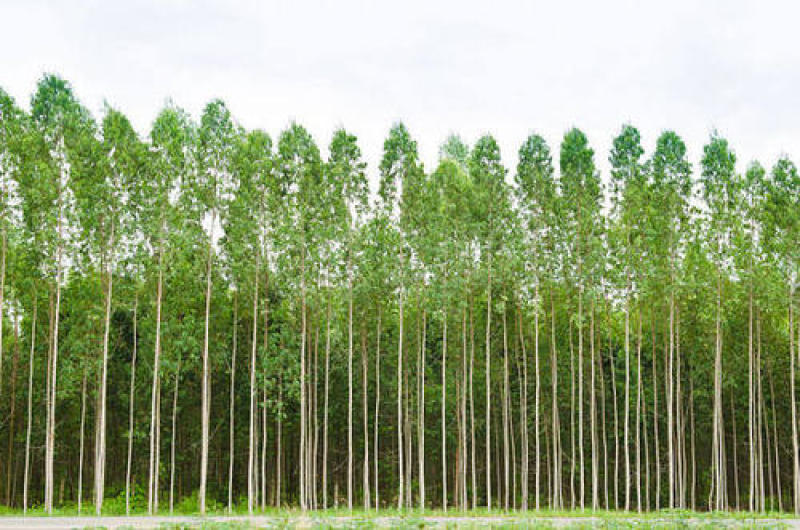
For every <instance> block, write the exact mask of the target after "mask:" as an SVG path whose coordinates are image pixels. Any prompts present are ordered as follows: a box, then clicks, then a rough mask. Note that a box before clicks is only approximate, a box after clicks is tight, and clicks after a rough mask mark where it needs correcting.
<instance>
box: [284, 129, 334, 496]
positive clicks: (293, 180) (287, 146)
mask: <svg viewBox="0 0 800 530" xmlns="http://www.w3.org/2000/svg"><path fill="white" fill-rule="evenodd" d="M276 177H277V178H278V186H279V188H280V190H281V192H282V194H283V197H284V198H283V202H284V204H285V213H284V214H283V216H284V219H283V220H282V223H281V227H280V234H278V236H277V237H279V238H280V240H281V241H280V243H282V244H283V246H284V251H285V252H286V253H287V257H288V258H289V259H290V260H291V262H292V263H293V264H294V267H297V269H295V270H297V273H298V280H299V290H300V300H299V302H300V308H299V309H300V321H301V326H300V440H299V456H298V459H299V470H300V472H299V475H298V478H299V494H300V495H299V499H300V507H301V508H302V509H306V508H308V507H309V500H310V499H311V493H310V492H311V487H312V486H311V484H310V483H309V481H308V478H309V474H308V471H309V466H310V465H311V462H309V461H308V452H307V449H308V444H309V438H308V432H307V427H308V417H307V416H308V403H307V388H306V373H307V366H306V355H307V348H308V344H307V341H308V339H307V333H308V324H307V282H308V275H309V271H310V268H311V267H310V264H309V263H308V261H309V259H310V258H309V256H313V250H314V247H315V245H316V244H317V243H318V240H317V236H318V234H319V229H318V226H319V225H318V223H321V222H324V219H322V218H321V215H318V214H319V213H320V212H319V206H320V202H319V194H320V191H321V188H322V178H323V175H322V161H321V158H320V154H319V149H318V148H317V146H316V144H315V143H314V140H313V138H312V137H311V135H310V134H309V133H308V131H306V129H305V128H303V127H302V126H300V125H298V124H296V123H292V124H291V125H290V126H289V128H288V129H286V130H285V131H284V132H282V133H281V135H280V139H279V140H278V152H277V159H276Z"/></svg>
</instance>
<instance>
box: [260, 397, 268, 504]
mask: <svg viewBox="0 0 800 530" xmlns="http://www.w3.org/2000/svg"><path fill="white" fill-rule="evenodd" d="M260 485H261V511H264V510H266V508H267V389H266V388H264V389H263V390H262V392H261V484H260Z"/></svg>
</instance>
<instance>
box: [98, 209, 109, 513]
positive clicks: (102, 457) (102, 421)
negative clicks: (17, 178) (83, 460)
mask: <svg viewBox="0 0 800 530" xmlns="http://www.w3.org/2000/svg"><path fill="white" fill-rule="evenodd" d="M113 248H114V225H113V224H112V225H111V235H110V237H109V241H108V249H109V251H108V253H107V254H108V257H107V263H106V282H107V283H106V304H105V306H106V307H105V330H104V332H103V364H102V368H101V370H102V371H101V374H100V410H99V416H100V417H99V418H97V433H98V436H97V440H98V443H97V447H95V464H94V508H95V513H96V514H97V515H100V514H101V513H102V511H103V494H104V492H105V475H106V394H107V391H106V387H107V382H108V336H109V333H110V332H111V299H112V297H113V292H114V253H113Z"/></svg>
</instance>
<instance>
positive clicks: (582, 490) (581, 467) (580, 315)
mask: <svg viewBox="0 0 800 530" xmlns="http://www.w3.org/2000/svg"><path fill="white" fill-rule="evenodd" d="M578 467H579V473H580V481H579V489H578V493H579V499H580V507H581V510H583V509H584V507H585V502H584V499H585V493H586V482H585V479H584V470H585V468H586V465H585V458H584V451H583V286H581V289H580V291H579V293H578Z"/></svg>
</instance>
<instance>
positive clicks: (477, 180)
mask: <svg viewBox="0 0 800 530" xmlns="http://www.w3.org/2000/svg"><path fill="white" fill-rule="evenodd" d="M469 172H470V176H471V178H472V181H473V183H474V186H475V188H474V189H475V191H476V192H475V195H474V198H475V203H474V204H473V208H474V211H473V216H474V217H475V219H477V228H476V229H477V233H478V241H479V245H480V249H481V257H482V260H485V264H486V265H485V266H486V271H487V276H486V346H485V352H484V355H485V361H486V364H485V375H486V425H485V429H486V507H487V508H490V509H491V507H492V480H491V469H492V465H491V454H490V453H491V384H490V378H491V373H490V359H491V341H490V339H491V323H492V257H493V256H494V254H495V253H496V252H497V249H498V246H499V245H500V243H501V238H500V237H499V236H500V231H501V229H502V224H501V223H502V220H503V219H504V216H505V211H506V209H507V208H508V195H507V186H506V182H505V176H506V169H505V168H504V167H503V164H502V163H501V161H500V148H499V146H498V145H497V142H496V141H495V140H494V138H492V137H491V136H488V135H487V136H482V137H481V138H480V139H478V141H477V142H476V143H475V147H473V148H472V154H471V155H470V160H469Z"/></svg>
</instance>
